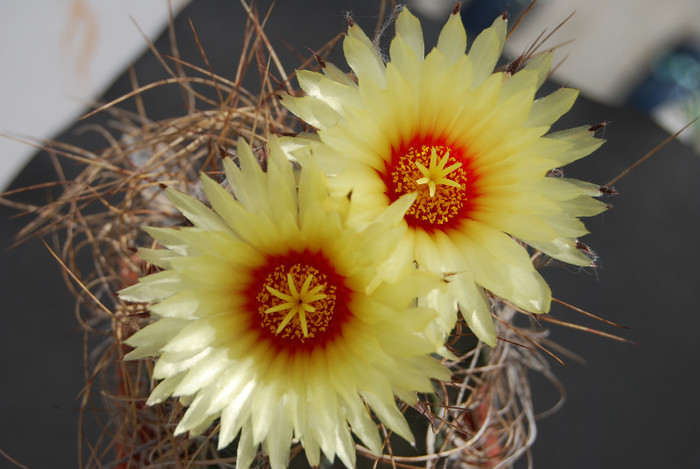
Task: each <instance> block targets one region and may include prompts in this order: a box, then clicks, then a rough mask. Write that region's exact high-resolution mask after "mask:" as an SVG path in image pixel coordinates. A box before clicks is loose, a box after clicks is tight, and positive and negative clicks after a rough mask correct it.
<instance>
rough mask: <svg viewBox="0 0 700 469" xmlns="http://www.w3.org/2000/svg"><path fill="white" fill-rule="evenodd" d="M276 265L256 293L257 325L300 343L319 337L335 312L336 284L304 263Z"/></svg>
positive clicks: (314, 267) (281, 337)
mask: <svg viewBox="0 0 700 469" xmlns="http://www.w3.org/2000/svg"><path fill="white" fill-rule="evenodd" d="M288 265H289V264H287V263H281V264H277V265H276V266H275V267H274V268H273V269H272V271H271V272H270V271H268V272H269V273H268V275H266V277H265V280H264V281H263V284H262V288H261V289H260V290H259V293H258V294H257V302H258V312H259V314H260V325H261V327H262V328H263V329H265V330H268V331H269V332H270V333H271V334H272V335H274V336H276V337H278V338H280V339H290V340H292V341H294V342H301V343H304V342H305V341H306V340H307V339H308V340H310V339H314V338H316V339H319V338H321V337H323V336H324V335H325V334H324V333H326V332H327V331H328V328H329V326H330V323H331V322H332V321H333V316H334V313H335V312H336V311H335V309H336V300H337V299H338V298H337V295H336V291H337V286H335V285H333V282H329V280H330V279H329V278H328V275H326V274H325V273H324V272H323V271H322V270H319V268H317V267H318V266H313V265H311V264H307V263H305V262H303V261H302V262H295V263H293V264H292V265H291V267H287V266H288Z"/></svg>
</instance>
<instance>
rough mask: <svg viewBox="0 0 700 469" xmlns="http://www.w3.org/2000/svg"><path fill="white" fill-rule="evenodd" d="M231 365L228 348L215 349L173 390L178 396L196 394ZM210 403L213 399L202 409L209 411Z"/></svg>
mask: <svg viewBox="0 0 700 469" xmlns="http://www.w3.org/2000/svg"><path fill="white" fill-rule="evenodd" d="M230 366H232V362H231V360H229V358H228V353H227V351H226V349H223V348H221V349H217V350H214V351H213V352H212V353H211V354H210V355H208V356H207V359H206V361H205V362H204V363H201V362H200V363H199V364H198V365H196V366H194V367H192V368H191V369H190V370H189V371H188V372H187V373H186V374H185V377H184V378H183V379H182V381H181V382H180V384H178V386H177V387H176V388H175V390H174V391H173V392H174V394H175V395H178V396H187V395H190V394H194V393H196V392H197V391H198V390H199V389H201V388H204V387H206V386H209V384H210V383H211V382H212V381H214V380H215V379H217V378H218V377H219V376H220V374H221V372H222V371H224V370H225V369H226V368H227V367H230ZM210 403H211V401H209V402H208V403H207V405H206V407H204V408H203V409H202V410H203V411H208V408H209V405H210ZM206 413H208V412H206Z"/></svg>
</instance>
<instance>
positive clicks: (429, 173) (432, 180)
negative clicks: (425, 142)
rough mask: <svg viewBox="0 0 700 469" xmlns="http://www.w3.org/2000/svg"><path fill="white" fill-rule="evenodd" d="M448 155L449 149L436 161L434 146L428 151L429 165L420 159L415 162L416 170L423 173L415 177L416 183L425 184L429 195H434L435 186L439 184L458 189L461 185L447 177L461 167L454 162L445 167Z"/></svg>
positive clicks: (460, 164)
mask: <svg viewBox="0 0 700 469" xmlns="http://www.w3.org/2000/svg"><path fill="white" fill-rule="evenodd" d="M449 156H450V151H449V150H448V151H446V152H445V154H444V156H443V157H442V158H441V159H440V162H439V163H438V161H437V151H436V150H435V147H433V148H432V150H431V153H430V167H428V168H426V167H425V166H424V165H423V164H422V163H421V162H420V161H416V162H415V163H416V166H417V167H418V170H419V171H420V172H421V173H422V174H423V177H422V178H419V179H416V183H417V184H427V185H428V189H429V191H430V197H435V192H436V191H437V186H438V185H440V184H444V185H446V186H452V187H456V188H458V189H460V188H461V187H462V185H461V184H460V183H458V182H456V181H453V180H452V179H449V178H448V177H447V176H449V175H450V174H451V173H452V172H454V171H455V170H456V169H457V168H461V167H462V163H454V164H451V165H450V166H448V167H447V168H445V164H447V159H448V158H449Z"/></svg>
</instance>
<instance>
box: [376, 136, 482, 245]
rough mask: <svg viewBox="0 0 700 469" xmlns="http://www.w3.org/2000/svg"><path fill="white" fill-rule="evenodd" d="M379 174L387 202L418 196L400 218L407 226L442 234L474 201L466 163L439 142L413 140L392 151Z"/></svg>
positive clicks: (460, 153)
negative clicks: (408, 195) (404, 196)
mask: <svg viewBox="0 0 700 469" xmlns="http://www.w3.org/2000/svg"><path fill="white" fill-rule="evenodd" d="M385 168H386V169H385V171H384V172H383V173H380V176H381V178H382V180H383V181H384V184H385V185H386V194H387V196H388V197H389V200H390V201H391V202H393V201H395V200H396V199H398V198H399V197H401V196H402V195H404V194H408V193H411V192H417V193H418V196H417V198H416V201H415V202H414V203H413V205H412V206H411V208H409V210H408V211H407V212H406V215H405V216H404V218H405V220H406V222H407V223H408V225H409V226H411V227H415V228H421V229H423V230H425V231H431V232H432V231H435V230H445V229H447V228H450V227H453V226H455V225H456V224H457V223H458V222H459V221H460V220H462V219H464V218H466V217H467V215H468V213H469V211H470V210H469V209H470V207H471V200H472V199H473V198H474V196H475V194H474V193H473V192H474V191H473V184H471V182H472V179H473V175H472V171H471V168H470V159H469V158H467V157H466V156H465V155H464V152H463V150H462V149H460V148H459V147H456V146H453V145H449V144H447V143H445V142H444V141H443V139H425V138H423V139H414V140H413V141H411V142H410V143H409V144H404V145H402V146H401V147H400V148H398V149H395V150H394V152H393V154H392V156H391V160H389V161H388V162H387V163H386V167H385Z"/></svg>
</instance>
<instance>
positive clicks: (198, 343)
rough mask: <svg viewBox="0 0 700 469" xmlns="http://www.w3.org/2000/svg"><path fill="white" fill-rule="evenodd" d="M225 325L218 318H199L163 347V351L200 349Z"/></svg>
mask: <svg viewBox="0 0 700 469" xmlns="http://www.w3.org/2000/svg"><path fill="white" fill-rule="evenodd" d="M223 326H225V322H224V321H222V320H220V319H218V318H207V319H199V320H197V321H194V322H191V323H190V324H188V325H186V326H185V327H183V328H182V330H181V331H180V332H179V333H178V334H177V335H176V336H175V337H174V338H173V339H172V340H170V341H169V342H168V344H167V345H166V346H165V347H163V351H165V352H178V351H187V350H200V349H203V348H204V347H207V346H209V345H210V344H211V343H212V342H213V341H214V339H215V338H216V334H217V331H218V330H220V329H221V328H222V327H223Z"/></svg>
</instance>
